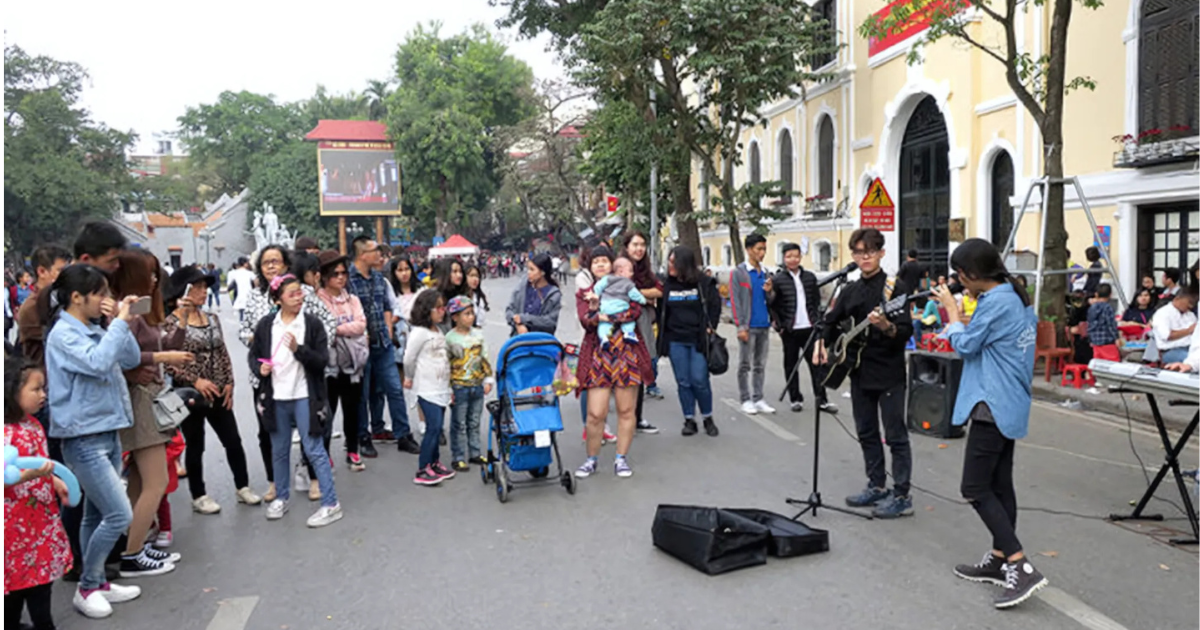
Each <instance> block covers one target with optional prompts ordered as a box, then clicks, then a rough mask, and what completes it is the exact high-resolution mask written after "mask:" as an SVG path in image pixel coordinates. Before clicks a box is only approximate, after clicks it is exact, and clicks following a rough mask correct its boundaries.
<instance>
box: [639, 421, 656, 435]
mask: <svg viewBox="0 0 1200 630" xmlns="http://www.w3.org/2000/svg"><path fill="white" fill-rule="evenodd" d="M637 430H638V433H646V434H649V435H654V434H655V433H658V427H656V426H654V425H653V424H650V423H649V422H646V421H645V420H641V421H639V422H638V424H637Z"/></svg>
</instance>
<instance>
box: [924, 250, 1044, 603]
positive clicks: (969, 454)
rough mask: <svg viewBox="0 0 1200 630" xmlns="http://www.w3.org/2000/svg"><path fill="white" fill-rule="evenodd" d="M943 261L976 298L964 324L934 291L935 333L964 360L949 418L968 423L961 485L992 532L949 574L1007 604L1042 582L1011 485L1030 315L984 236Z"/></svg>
mask: <svg viewBox="0 0 1200 630" xmlns="http://www.w3.org/2000/svg"><path fill="white" fill-rule="evenodd" d="M950 266H951V267H952V268H953V269H954V270H955V271H957V272H958V277H959V281H960V282H961V283H962V285H963V287H964V288H966V289H967V290H968V291H971V293H972V294H974V295H976V296H978V300H979V301H978V305H977V306H976V308H975V313H974V315H973V316H972V317H971V322H970V324H969V325H964V324H963V323H962V319H963V314H962V311H961V309H960V308H959V306H958V303H957V302H956V301H955V299H954V295H952V294H951V293H950V292H949V291H948V290H946V289H945V288H938V289H935V291H934V296H935V297H936V298H937V300H938V301H939V302H940V303H941V304H942V306H943V307H944V308H945V309H946V315H947V318H948V320H949V325H947V326H946V330H945V332H943V333H942V336H943V337H945V338H947V339H949V341H950V345H951V346H953V348H954V351H955V352H957V353H958V355H959V356H960V357H962V361H963V367H962V380H961V381H960V384H959V389H958V399H957V401H956V402H955V404H954V418H953V423H954V424H955V425H956V426H961V425H963V424H966V423H967V421H968V420H969V421H970V423H971V429H970V435H969V436H968V437H967V446H966V454H965V457H964V461H963V475H962V488H961V491H962V495H963V497H964V498H966V499H967V500H968V501H969V502H970V503H971V506H972V507H974V508H975V511H976V512H978V513H979V517H980V518H981V519H982V520H983V523H984V525H986V526H987V528H988V531H990V532H991V535H992V548H991V550H989V551H988V552H987V553H985V554H984V556H983V559H982V560H981V561H980V562H979V563H977V564H975V565H969V564H960V565H958V566H956V567H955V568H954V573H955V575H957V576H959V577H961V578H963V579H965V580H970V581H973V582H989V583H993V584H999V585H1001V586H1003V587H1004V592H1003V593H1001V594H1000V595H999V596H997V597H996V598H995V601H994V604H995V606H996V607H997V608H1010V607H1012V606H1016V605H1017V604H1020V603H1021V602H1023V601H1025V600H1026V599H1029V597H1030V596H1031V595H1033V593H1034V592H1035V591H1037V590H1038V589H1040V588H1042V587H1044V586H1046V584H1048V583H1049V582H1048V580H1046V578H1045V577H1044V576H1043V575H1042V574H1041V573H1039V572H1038V570H1037V569H1035V568H1034V567H1033V564H1031V563H1030V562H1029V559H1028V558H1026V557H1025V553H1024V550H1023V548H1022V546H1021V542H1020V541H1019V540H1017V533H1016V527H1017V497H1016V492H1015V490H1014V489H1013V451H1014V450H1015V447H1016V440H1019V439H1021V438H1023V437H1025V435H1026V433H1027V432H1028V430H1029V409H1030V406H1031V404H1032V384H1033V359H1034V352H1035V348H1036V346H1037V314H1036V313H1035V312H1034V309H1033V307H1032V306H1030V305H1029V297H1028V294H1027V293H1026V292H1025V291H1024V290H1021V287H1020V285H1019V284H1018V283H1017V280H1016V279H1015V278H1014V277H1013V276H1012V275H1010V274H1009V273H1008V270H1007V269H1006V268H1005V267H1004V262H1003V261H1002V260H1001V258H1000V253H999V252H998V251H996V248H995V246H993V245H992V244H991V243H989V242H988V241H985V240H983V239H980V238H972V239H967V240H966V241H964V242H963V244H962V245H959V246H958V247H957V248H955V250H954V254H953V255H952V256H951V257H950Z"/></svg>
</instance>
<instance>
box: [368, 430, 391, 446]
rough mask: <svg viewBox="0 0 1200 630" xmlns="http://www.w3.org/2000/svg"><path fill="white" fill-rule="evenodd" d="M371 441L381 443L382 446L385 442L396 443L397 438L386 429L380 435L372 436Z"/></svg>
mask: <svg viewBox="0 0 1200 630" xmlns="http://www.w3.org/2000/svg"><path fill="white" fill-rule="evenodd" d="M371 440H372V441H375V442H379V443H381V444H382V443H384V442H395V441H396V436H395V435H393V434H392V432H391V431H389V430H388V429H384V430H382V431H380V432H378V433H375V434H373V435H371Z"/></svg>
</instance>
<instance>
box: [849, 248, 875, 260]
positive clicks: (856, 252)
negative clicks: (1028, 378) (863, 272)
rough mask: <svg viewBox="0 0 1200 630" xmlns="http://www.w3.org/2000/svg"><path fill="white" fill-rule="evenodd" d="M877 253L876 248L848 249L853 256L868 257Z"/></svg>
mask: <svg viewBox="0 0 1200 630" xmlns="http://www.w3.org/2000/svg"><path fill="white" fill-rule="evenodd" d="M878 253H879V250H878V249H853V250H850V255H851V256H854V257H855V258H870V257H871V256H874V255H875V254H878Z"/></svg>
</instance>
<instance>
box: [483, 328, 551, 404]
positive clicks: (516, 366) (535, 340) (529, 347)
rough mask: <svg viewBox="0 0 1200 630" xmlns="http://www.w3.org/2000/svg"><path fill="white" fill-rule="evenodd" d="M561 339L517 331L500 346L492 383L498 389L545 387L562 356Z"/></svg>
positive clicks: (511, 389) (548, 335)
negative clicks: (493, 382)
mask: <svg viewBox="0 0 1200 630" xmlns="http://www.w3.org/2000/svg"><path fill="white" fill-rule="evenodd" d="M562 352H563V348H562V343H561V342H559V340H558V339H557V338H555V337H554V335H551V334H549V333H543V332H531V333H525V334H524V335H517V336H516V337H513V338H511V339H509V340H508V341H506V342H504V345H503V346H500V357H499V359H498V360H497V361H496V385H497V387H498V388H499V390H500V391H501V392H519V391H523V390H526V389H530V388H533V387H549V386H550V385H551V384H552V383H553V382H554V372H555V370H556V369H557V368H558V362H559V361H560V360H561V359H562Z"/></svg>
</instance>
